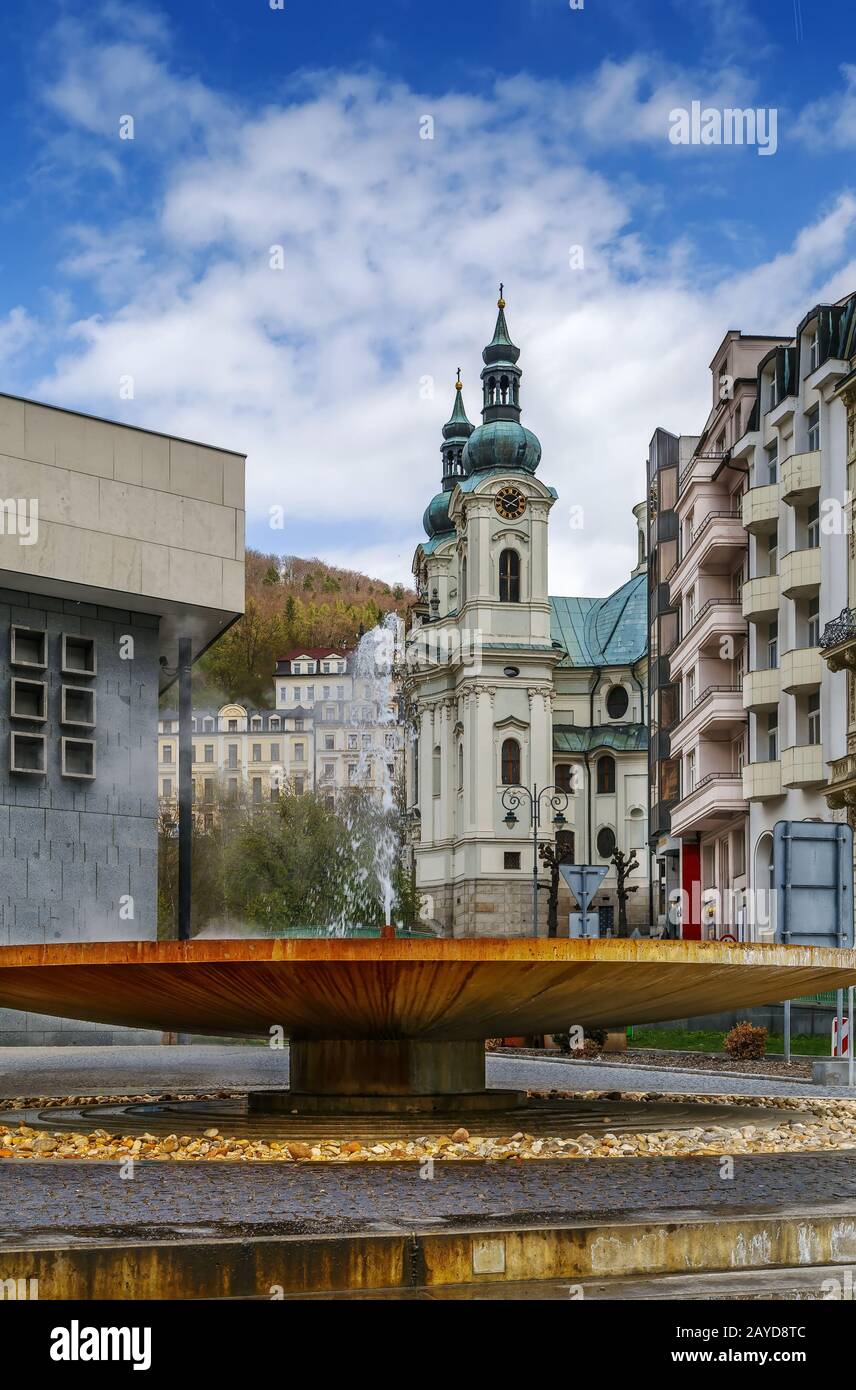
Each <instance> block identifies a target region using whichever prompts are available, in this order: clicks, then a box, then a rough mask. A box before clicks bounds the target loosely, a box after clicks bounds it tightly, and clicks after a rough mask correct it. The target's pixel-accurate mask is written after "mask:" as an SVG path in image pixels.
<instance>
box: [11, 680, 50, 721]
mask: <svg viewBox="0 0 856 1390" xmlns="http://www.w3.org/2000/svg"><path fill="white" fill-rule="evenodd" d="M9 712H10V716H11V718H12V719H30V720H33V721H34V722H35V723H39V724H44V722H45V720H46V719H47V715H48V688H47V686H46V684H45V682H44V681H28V680H22V679H21V677H20V676H13V677H12V704H11V708H10V711H9Z"/></svg>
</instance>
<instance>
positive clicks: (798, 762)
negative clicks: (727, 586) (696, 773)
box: [732, 296, 856, 919]
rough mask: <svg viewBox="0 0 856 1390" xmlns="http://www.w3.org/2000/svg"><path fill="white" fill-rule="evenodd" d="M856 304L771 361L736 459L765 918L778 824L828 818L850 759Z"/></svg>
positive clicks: (825, 312) (754, 838)
mask: <svg viewBox="0 0 856 1390" xmlns="http://www.w3.org/2000/svg"><path fill="white" fill-rule="evenodd" d="M854 304H856V296H851V297H849V298H848V299H846V300H844V301H841V302H840V303H839V304H836V305H818V306H815V308H813V309H812V310H810V312H809V313H808V314H806V316H805V318H804V319H803V321H802V323H801V324H800V325H799V327H798V328H797V331H796V333H795V335H794V337H793V339H792V340H791V341H790V342H788V343H786V344H783V345H782V346H779V347H776V348H774V349H772V350H771V351H770V352H769V353H768V354H767V355H766V356H765V357H764V358H763V359H762V361H761V362H760V364H759V369H758V386H757V401H756V405H755V407H754V409H753V412H752V415H751V417H750V419H749V421H748V422H747V426H746V430H745V433H744V434H743V437H742V438H741V439H739V440H738V441H737V442H736V444H735V446H734V448H733V450H732V458H733V459H734V461H735V462H737V463H741V462H742V463H743V464H744V465H745V466H746V467H747V468H748V479H749V490H748V491H747V493H746V496H745V499H744V503H743V516H744V521H745V523H746V525H747V529H748V530H749V531H750V540H749V569H748V573H747V578H746V583H745V585H744V588H743V598H742V608H743V614H744V616H745V617H746V618H747V620H748V623H749V660H748V663H747V667H746V673H745V677H744V684H743V703H744V706H745V708H746V710H747V713H748V715H749V757H748V760H747V762H746V764H745V766H744V769H743V791H744V796H745V798H746V800H747V801H748V802H749V808H750V809H749V826H748V853H749V856H750V873H751V877H752V886H753V889H754V899H755V914H756V917H757V918H759V919H760V918H762V917H763V915H764V894H765V892H766V890H767V889H768V888H769V887H770V884H771V874H772V850H773V834H772V832H773V827H774V826H775V824H776V822H777V821H797V820H830V819H839V818H844V816H845V815H846V812H845V811H844V809H843V807H842V806H841V803H839V804H838V806H837V808H836V809H835V810H833V811H830V809H829V806H828V804H827V800H826V795H825V792H826V787H827V781H828V777H829V769H830V765H833V767H834V766H836V765H837V766H839V767H840V766H841V760H842V759H844V758H846V756H847V751H848V749H847V724H848V714H847V684H846V676H845V673H844V671H843V670H840V669H835V663H832V666H827V665H825V663H824V662H823V660H822V659H821V653H820V648H819V643H820V634H821V633H822V632H823V631H824V629H825V627H826V625H827V623H829V622H830V621H831V620H832V619H833V618H835V617H837V615H838V614H839V613H840V612H841V610H842V608H844V607H845V606H846V605H847V575H848V558H847V556H848V538H847V534H846V531H847V526H846V523H845V506H844V504H845V501H846V496H847V494H846V489H847V486H848V434H847V431H848V420H847V406H846V404H845V395H846V394H847V393H846V391H845V392H842V390H841V387H842V383H843V382H845V380H846V378H847V377H848V376H849V375H850V373H851V370H852V360H851V359H852V357H853V353H854V341H853V318H854Z"/></svg>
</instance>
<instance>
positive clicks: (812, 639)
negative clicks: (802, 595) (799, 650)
mask: <svg viewBox="0 0 856 1390" xmlns="http://www.w3.org/2000/svg"><path fill="white" fill-rule="evenodd" d="M806 619H807V620H806V646H807V647H816V646H817V645H818V643H819V642H820V599H819V598H810V599H809V601H808V609H807V615H806Z"/></svg>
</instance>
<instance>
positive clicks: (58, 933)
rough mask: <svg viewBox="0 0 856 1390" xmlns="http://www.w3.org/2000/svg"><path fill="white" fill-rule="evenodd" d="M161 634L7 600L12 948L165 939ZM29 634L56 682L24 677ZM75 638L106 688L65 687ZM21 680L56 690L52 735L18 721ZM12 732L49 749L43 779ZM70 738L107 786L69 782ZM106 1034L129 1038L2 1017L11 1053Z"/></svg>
mask: <svg viewBox="0 0 856 1390" xmlns="http://www.w3.org/2000/svg"><path fill="white" fill-rule="evenodd" d="M158 621H159V620H158V619H157V618H155V617H150V616H148V615H145V614H131V613H128V612H123V611H120V610H116V609H112V608H100V607H95V606H94V605H92V604H85V603H73V602H71V601H69V600H67V599H59V598H45V597H42V596H39V595H30V596H28V595H26V594H22V593H18V592H16V591H12V590H7V589H0V734H2V737H0V944H10V945H27V944H40V943H51V942H56V941H94V940H116V939H128V940H132V939H154V938H155V937H156V935H157V836H156V815H157V780H156V777H157V753H156V747H157V703H158ZM18 624H20V625H21V626H24V627H28V628H33V629H37V630H42V631H44V632H46V633H47V653H46V655H47V667H46V669H45V670H44V671H36V670H33V671H29V670H26V669H22V668H21V667H20V666H13V665H12V664H11V656H12V652H11V631H12V628H13V626H15V625H18ZM63 634H68V635H72V636H73V635H80V636H84V637H88V638H92V639H94V644H95V651H96V674H95V675H94V676H92V677H89V678H85V677H82V676H81V677H77V676H73V675H68V674H65V675H64V674H63V673H62V670H61V667H62V659H61V646H62V635H63ZM129 637H130V638H132V639H133V644H134V645H133V659H132V660H128V659H123V657H122V654H121V653H122V650H123V639H127V638H129ZM124 647H125V649H126V650H127V641H126V640H125V641H124ZM13 677H19V678H21V677H25V678H27V679H30V678H32V679H33V680H38V681H44V683H45V686H46V697H47V698H46V720H45V722H44V723H37V722H31V721H27V720H23V719H18V718H14V717H13V710H12V704H11V698H12V696H11V691H12V679H13ZM63 685H66V686H74V687H78V688H86V689H92V690H94V692H95V727H94V729H92V730H84V729H80V728H75V727H73V726H69V725H64V724H63V723H62V711H61V687H62V686H63ZM13 731H14V732H20V733H38V734H43V735H44V737H45V754H46V770H45V773H44V774H43V775H37V774H32V773H23V772H15V771H12V770H11V746H12V734H13ZM63 736H66V737H68V736H73V737H81V738H84V739H92V740H94V743H95V750H96V762H95V777H94V780H92V781H85V780H76V779H74V778H70V777H68V776H65V775H63V769H62V765H61V739H62V738H63ZM93 1030H95V1032H96V1033H97V1034H98V1035H101V1034H103V1033H106V1034H108V1035H109V1040H110V1041H116V1040H117V1034H118V1033H119V1032H120V1031H121V1030H110V1029H106V1030H105V1029H103V1028H101V1027H99V1026H97V1025H91V1024H85V1025H81V1024H76V1023H70V1022H68V1021H67V1020H51V1019H45V1018H41V1017H39V1018H38V1019H37V1018H36V1017H35V1016H32V1017H28V1016H27V1015H22V1014H18V1013H15V1012H13V1011H8V1010H7V1011H2V1012H0V1045H2V1044H4V1043H6V1044H8V1043H13V1042H20V1043H29V1042H35V1041H39V1042H44V1041H54V1042H60V1041H62V1042H67V1041H72V1040H79V1041H80V1042H85V1041H92V1040H93ZM70 1033H73V1034H74V1035H75V1038H74V1039H72V1038H71V1037H69V1036H68V1035H69V1034H70ZM59 1035H61V1036H59ZM87 1035H88V1036H87ZM147 1036H148V1037H149V1038H153V1037H155V1036H157V1035H151V1034H149V1035H147ZM104 1040H105V1041H106V1040H108V1039H107V1037H105V1038H104Z"/></svg>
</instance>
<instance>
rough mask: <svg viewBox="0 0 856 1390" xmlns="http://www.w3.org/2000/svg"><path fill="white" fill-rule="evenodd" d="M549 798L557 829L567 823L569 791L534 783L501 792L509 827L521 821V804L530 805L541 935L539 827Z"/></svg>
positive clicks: (534, 903) (534, 884)
mask: <svg viewBox="0 0 856 1390" xmlns="http://www.w3.org/2000/svg"><path fill="white" fill-rule="evenodd" d="M544 797H546V798H547V806H548V807H549V809H550V810H552V811H554V812H555V814H554V816H553V825H554V826H555V827H556V829H557V830H561V829H562V827H563V826H565V825H567V823H568V822H567V819H566V818H565V816H564V815H563V812H564V810H565V808H566V807H567V804H568V794H567V792H563V791H562V790H561V789H560V788H559V787H556V786H552V787H542V788H541V789H540V791H539V790H538V787H537V785H535V786H533V787H532V790H531V791H530V789H529V788H528V787H523V786H519V785H517V784H516V783H515V784H514V785H513V786H510V787H506V788H505V791H504V792H503V793H502V804H503V806H504V807H505V809H506V812H507V814H506V815H505V817H504V818H503V819H504V824H505V826H506V829H508V830H513V829H514V827H515V825H517V824H518V818H517V816H516V815H515V814H514V812H515V811H516V810H517V808H518V807H519V806H525V805H527V804H528V806H529V824H530V825H531V827H532V929H533V932H534V934H535V936H537V935H538V831H539V830H540V828H541V819H542V816H544V815H545V814H549V812H548V811H545V810H544V809H542V805H541V803H542V801H543V800H544Z"/></svg>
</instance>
